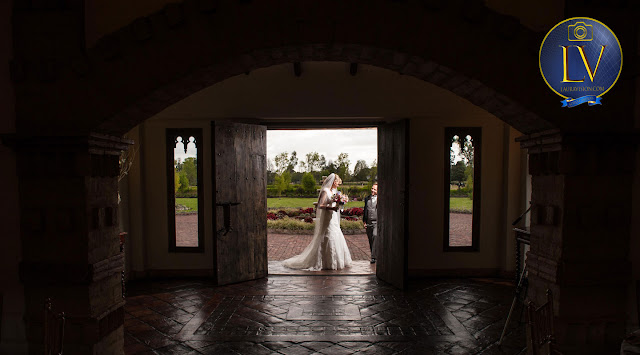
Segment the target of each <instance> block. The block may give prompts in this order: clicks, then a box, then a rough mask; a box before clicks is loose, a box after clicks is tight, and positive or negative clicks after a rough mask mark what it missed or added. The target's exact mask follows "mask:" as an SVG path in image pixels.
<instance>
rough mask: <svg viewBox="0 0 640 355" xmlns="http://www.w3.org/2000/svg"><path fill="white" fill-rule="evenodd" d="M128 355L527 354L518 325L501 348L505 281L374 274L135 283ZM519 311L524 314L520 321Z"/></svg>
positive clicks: (508, 294) (507, 292)
mask: <svg viewBox="0 0 640 355" xmlns="http://www.w3.org/2000/svg"><path fill="white" fill-rule="evenodd" d="M128 291H129V296H128V297H127V304H126V306H125V311H126V313H125V352H126V353H127V354H142V353H146V354H152V353H154V354H352V353H358V354H519V353H524V352H523V349H524V347H525V334H524V333H525V332H524V327H523V326H522V325H520V324H518V322H517V321H513V322H512V325H511V326H510V328H509V331H508V335H507V337H506V340H505V341H504V342H503V345H502V347H501V348H498V347H497V345H496V342H497V340H498V338H499V337H500V333H501V331H502V327H503V325H504V321H505V318H506V315H507V312H508V310H509V309H508V307H509V305H510V303H511V299H512V295H513V286H512V285H510V284H509V283H508V282H501V281H497V280H475V281H474V280H466V279H464V280H460V279H439V280H435V279H432V280H421V281H412V282H411V283H410V285H409V289H408V291H400V290H397V289H395V288H393V287H391V286H390V285H388V284H386V283H384V282H382V281H380V280H378V279H376V277H375V276H269V277H268V278H264V279H261V280H256V281H249V282H243V283H238V284H234V285H229V286H220V287H216V286H213V285H212V284H211V283H210V282H209V281H206V280H201V281H194V280H184V281H179V280H177V281H155V282H138V283H130V284H129V286H128ZM517 315H518V313H516V317H515V318H517Z"/></svg>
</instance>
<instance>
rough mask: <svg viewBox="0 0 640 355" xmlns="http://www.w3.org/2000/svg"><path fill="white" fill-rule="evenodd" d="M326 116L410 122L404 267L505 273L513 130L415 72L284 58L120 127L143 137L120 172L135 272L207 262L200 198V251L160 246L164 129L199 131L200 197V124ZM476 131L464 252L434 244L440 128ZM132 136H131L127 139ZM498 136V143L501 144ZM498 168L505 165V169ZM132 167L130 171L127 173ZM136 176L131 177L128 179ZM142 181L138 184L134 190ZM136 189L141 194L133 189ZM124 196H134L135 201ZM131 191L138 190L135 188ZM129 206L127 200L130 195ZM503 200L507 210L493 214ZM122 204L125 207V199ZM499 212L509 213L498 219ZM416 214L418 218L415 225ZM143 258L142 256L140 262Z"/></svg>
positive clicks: (514, 179)
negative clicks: (477, 200) (472, 227)
mask: <svg viewBox="0 0 640 355" xmlns="http://www.w3.org/2000/svg"><path fill="white" fill-rule="evenodd" d="M310 117H314V118H318V117H323V118H334V119H339V120H341V121H343V122H350V121H357V120H371V119H374V118H380V117H383V118H388V119H394V118H410V119H411V127H412V129H411V137H410V138H411V142H412V143H411V162H410V163H411V168H410V174H411V180H412V185H411V187H410V196H411V208H410V235H411V237H410V242H409V250H410V254H409V267H410V269H412V271H414V272H418V273H420V272H443V271H444V272H446V271H447V270H449V271H450V270H458V271H460V270H462V272H467V271H469V270H471V269H480V272H483V273H489V272H496V271H498V270H503V271H512V270H513V269H514V266H513V263H514V261H513V255H512V250H513V247H512V245H511V244H510V243H511V239H512V235H511V233H510V229H509V230H507V228H506V227H505V226H506V224H507V223H509V222H510V221H508V220H507V219H509V218H510V217H511V216H513V215H516V216H517V215H518V214H519V213H520V212H521V210H522V206H521V205H522V199H521V195H522V193H521V192H522V187H521V186H522V184H523V180H522V179H523V176H522V174H521V173H520V171H521V157H522V153H521V150H520V149H519V147H518V145H517V144H515V143H513V140H514V138H515V137H516V136H518V135H519V133H518V132H517V131H515V130H513V129H512V128H510V127H508V126H507V127H505V125H504V123H503V122H502V121H500V120H499V119H498V118H496V117H495V116H493V115H491V114H489V113H487V112H486V111H484V110H482V109H479V108H478V107H476V106H474V105H472V104H471V103H469V102H468V101H466V100H464V99H461V98H459V97H458V96H456V95H454V94H452V93H450V92H448V91H446V90H442V89H440V88H438V87H436V86H433V85H431V84H428V83H425V82H423V81H419V80H417V79H414V78H411V77H407V76H402V75H399V74H397V73H394V72H391V71H389V70H385V69H380V68H376V67H372V66H361V68H359V71H358V74H357V75H356V76H351V75H349V73H348V65H347V64H346V63H335V62H312V63H303V74H302V75H301V76H300V77H295V76H294V75H293V68H292V65H279V66H274V67H270V68H265V69H260V70H257V71H255V72H251V73H250V74H249V75H241V76H237V77H234V78H231V79H229V80H226V81H224V82H221V83H219V84H216V85H214V86H211V87H209V88H207V89H205V90H202V91H200V92H198V93H196V94H194V95H192V96H190V97H188V98H186V99H185V100H182V101H180V102H178V103H176V104H175V105H173V106H171V107H169V108H167V109H166V110H165V111H163V112H161V113H159V114H158V115H156V116H154V117H152V118H150V119H149V120H147V121H146V122H145V123H144V124H143V125H141V126H139V127H137V128H136V129H134V130H133V131H132V132H130V137H133V136H135V135H137V136H138V139H139V140H141V141H142V142H143V143H142V144H141V146H140V151H141V153H140V154H139V159H137V160H136V164H137V166H138V168H139V169H140V171H139V172H138V171H135V170H132V173H130V177H129V178H128V179H129V184H130V186H129V193H130V194H132V196H131V197H129V200H130V201H131V200H137V201H139V204H140V205H142V204H144V209H143V210H144V213H142V214H141V215H140V216H139V217H133V215H132V214H131V213H132V212H130V220H129V223H130V226H129V228H130V229H131V230H136V231H138V233H142V236H139V237H135V236H132V239H136V238H137V239H136V240H139V241H140V242H132V244H131V245H132V248H136V249H137V248H140V247H142V248H143V249H144V251H142V252H141V251H140V250H133V251H132V253H131V257H132V267H133V269H134V271H135V270H138V271H142V270H175V269H183V270H206V269H209V270H210V269H211V268H212V255H211V253H212V249H211V245H210V244H211V242H210V241H211V240H212V233H211V229H212V227H211V222H210V218H208V217H207V216H210V215H211V200H210V199H208V198H206V199H205V200H206V203H205V211H204V213H205V220H206V225H205V253H203V254H179V253H178V254H176V253H169V252H168V247H167V244H168V234H167V221H166V218H167V217H166V216H167V210H166V208H167V204H166V193H167V188H166V177H165V156H164V154H165V147H164V144H165V129H166V128H169V127H199V128H202V129H203V135H204V145H203V146H201V149H204V152H203V153H204V156H203V157H204V160H205V163H204V164H203V165H202V166H203V168H204V181H205V192H204V194H205V196H211V191H209V190H208V189H209V186H207V185H206V182H207V181H211V171H210V164H209V163H208V162H207V161H208V159H210V157H211V155H210V143H209V142H210V122H211V121H212V120H216V119H228V118H258V119H276V118H277V119H283V118H295V119H297V120H304V119H305V118H310ZM448 126H481V127H482V128H483V147H482V148H483V153H482V154H483V158H482V159H483V162H482V164H483V165H482V171H483V178H482V179H483V182H482V184H483V185H482V189H483V191H482V196H483V197H482V220H481V235H480V250H479V251H478V252H473V253H459V252H454V253H452V252H447V253H445V252H443V251H442V233H443V232H442V227H443V226H442V218H443V215H442V213H443V211H442V204H443V202H442V201H443V198H444V195H443V191H442V186H443V178H444V172H443V164H444V161H443V159H444V149H445V148H444V128H445V127H448ZM134 139H135V138H134ZM505 142H507V143H508V144H505ZM505 169H506V170H505ZM136 174H138V175H136ZM138 176H140V177H139V178H138ZM142 186H144V187H142ZM141 191H142V192H141ZM133 194H141V195H140V196H139V197H140V198H139V199H138V198H137V197H136V198H133ZM136 196H138V195H136ZM130 203H131V202H130ZM503 204H506V207H507V211H508V212H507V213H506V214H505V213H503V211H504V209H503V208H502V207H503ZM129 209H130V211H133V210H134V209H135V207H133V206H132V205H130V206H129ZM507 217H509V218H507ZM425 221H426V223H425ZM142 258H146V262H145V261H142V260H140V259H142Z"/></svg>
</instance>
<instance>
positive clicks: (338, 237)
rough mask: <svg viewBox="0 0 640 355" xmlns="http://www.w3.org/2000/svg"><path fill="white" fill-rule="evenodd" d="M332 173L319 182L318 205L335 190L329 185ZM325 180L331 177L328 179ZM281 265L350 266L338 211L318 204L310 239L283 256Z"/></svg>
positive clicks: (334, 267) (327, 202)
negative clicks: (293, 253)
mask: <svg viewBox="0 0 640 355" xmlns="http://www.w3.org/2000/svg"><path fill="white" fill-rule="evenodd" d="M332 175H334V174H331V175H329V177H327V179H326V180H325V183H324V184H323V186H322V187H323V188H322V190H321V191H320V196H319V197H318V206H321V205H327V204H329V203H330V198H331V196H332V195H333V194H334V193H335V189H334V190H333V191H332V190H330V189H329V187H330V186H332V185H333V179H332V178H331V177H332ZM327 180H331V181H330V183H329V182H328V181H327ZM326 185H328V186H329V187H327V186H326ZM283 265H284V266H286V267H288V268H292V269H304V270H313V271H317V270H323V269H324V270H337V269H343V268H345V267H348V266H350V265H351V253H350V252H349V247H347V241H346V240H345V238H344V234H342V230H341V229H340V212H338V211H333V210H327V209H322V208H318V209H317V211H316V226H315V230H314V234H313V239H312V240H311V243H309V245H308V246H307V247H306V248H305V249H304V251H303V252H302V254H300V255H296V256H294V257H292V258H289V259H287V260H285V261H284V262H283Z"/></svg>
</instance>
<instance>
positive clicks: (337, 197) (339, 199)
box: [331, 191, 349, 210]
mask: <svg viewBox="0 0 640 355" xmlns="http://www.w3.org/2000/svg"><path fill="white" fill-rule="evenodd" d="M331 201H333V202H335V203H337V204H338V205H340V210H342V209H343V207H344V204H345V203H347V202H349V196H347V195H344V194H342V193H340V191H338V192H336V193H335V194H333V196H331Z"/></svg>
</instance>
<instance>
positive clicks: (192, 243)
mask: <svg viewBox="0 0 640 355" xmlns="http://www.w3.org/2000/svg"><path fill="white" fill-rule="evenodd" d="M202 162H203V160H202V129H199V128H185V129H174V128H168V129H167V211H168V218H169V229H168V231H169V251H171V252H203V251H204V245H203V242H204V211H203V208H204V203H203V201H204V199H203V186H202V185H203V179H202Z"/></svg>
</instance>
